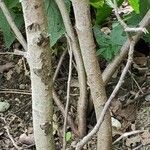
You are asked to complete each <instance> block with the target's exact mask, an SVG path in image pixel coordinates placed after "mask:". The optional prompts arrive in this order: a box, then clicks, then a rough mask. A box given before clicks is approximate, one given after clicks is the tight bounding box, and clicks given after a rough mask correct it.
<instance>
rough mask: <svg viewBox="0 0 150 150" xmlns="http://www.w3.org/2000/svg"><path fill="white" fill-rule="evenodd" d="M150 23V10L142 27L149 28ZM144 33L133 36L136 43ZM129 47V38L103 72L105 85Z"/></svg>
mask: <svg viewBox="0 0 150 150" xmlns="http://www.w3.org/2000/svg"><path fill="white" fill-rule="evenodd" d="M149 25H150V10H149V11H148V12H147V13H146V15H145V17H144V18H143V19H142V21H141V22H140V27H141V28H147V27H148V26H149ZM142 35H143V32H140V33H137V34H136V35H135V36H134V37H133V39H134V41H135V43H136V42H137V41H138V40H139V39H140V38H141V36H142ZM129 47H130V41H129V40H127V41H126V42H125V43H124V45H123V46H122V48H121V50H120V53H119V54H118V55H117V56H116V57H115V58H114V60H113V61H112V62H111V63H110V64H109V65H108V66H107V67H106V69H105V70H104V72H103V73H102V77H103V81H104V83H105V85H106V84H107V83H108V81H109V80H110V78H111V77H112V75H113V74H114V72H115V70H116V69H117V68H118V67H119V65H120V64H121V62H122V60H123V58H124V57H125V56H126V55H127V53H128V50H129Z"/></svg>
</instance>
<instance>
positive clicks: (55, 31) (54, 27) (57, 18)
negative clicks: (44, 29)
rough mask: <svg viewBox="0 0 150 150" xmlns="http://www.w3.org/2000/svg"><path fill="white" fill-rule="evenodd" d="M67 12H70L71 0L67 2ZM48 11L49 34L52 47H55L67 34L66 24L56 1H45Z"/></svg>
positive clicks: (66, 0)
mask: <svg viewBox="0 0 150 150" xmlns="http://www.w3.org/2000/svg"><path fill="white" fill-rule="evenodd" d="M65 2H66V6H67V10H68V12H70V4H71V3H70V0H65ZM45 5H46V11H47V15H48V24H49V29H48V30H49V34H50V40H51V46H54V44H56V42H57V41H58V39H60V38H61V37H62V36H63V35H64V34H65V27H64V23H63V20H62V17H61V14H60V11H59V9H58V7H57V5H56V3H55V1H54V0H45Z"/></svg>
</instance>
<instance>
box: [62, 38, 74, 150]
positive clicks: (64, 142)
mask: <svg viewBox="0 0 150 150" xmlns="http://www.w3.org/2000/svg"><path fill="white" fill-rule="evenodd" d="M67 41H68V44H69V49H70V50H69V55H70V60H69V75H68V83H67V102H66V107H65V116H64V127H63V150H66V129H67V116H68V111H69V102H70V83H71V76H72V57H73V54H72V46H71V43H70V39H69V37H67Z"/></svg>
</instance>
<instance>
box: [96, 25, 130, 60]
mask: <svg viewBox="0 0 150 150" xmlns="http://www.w3.org/2000/svg"><path fill="white" fill-rule="evenodd" d="M94 36H95V38H96V42H97V44H98V46H99V49H98V50H97V55H101V56H103V57H104V58H105V59H106V60H108V61H110V60H111V59H112V58H113V57H114V56H115V55H116V54H117V53H118V51H119V50H120V48H121V46H122V44H123V43H124V42H125V40H126V39H127V36H126V34H124V32H123V29H122V27H121V26H120V25H118V24H113V29H112V32H111V34H110V35H106V34H104V33H103V32H101V31H100V29H99V27H98V26H94Z"/></svg>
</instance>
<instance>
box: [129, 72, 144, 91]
mask: <svg viewBox="0 0 150 150" xmlns="http://www.w3.org/2000/svg"><path fill="white" fill-rule="evenodd" d="M128 72H129V74H130V75H131V78H132V79H133V81H134V82H135V84H136V86H137V87H138V89H139V91H140V92H141V93H142V94H143V93H144V92H143V90H142V88H141V87H140V85H139V84H138V82H137V81H136V80H135V78H134V77H133V75H132V73H131V71H130V70H128Z"/></svg>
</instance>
